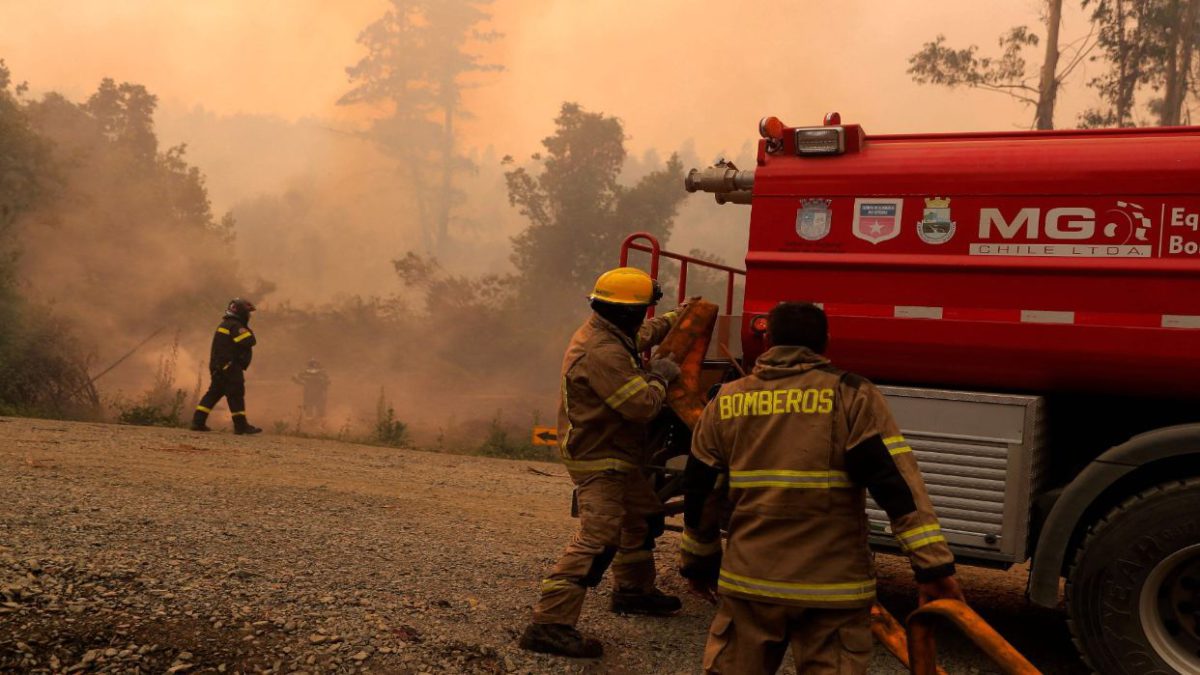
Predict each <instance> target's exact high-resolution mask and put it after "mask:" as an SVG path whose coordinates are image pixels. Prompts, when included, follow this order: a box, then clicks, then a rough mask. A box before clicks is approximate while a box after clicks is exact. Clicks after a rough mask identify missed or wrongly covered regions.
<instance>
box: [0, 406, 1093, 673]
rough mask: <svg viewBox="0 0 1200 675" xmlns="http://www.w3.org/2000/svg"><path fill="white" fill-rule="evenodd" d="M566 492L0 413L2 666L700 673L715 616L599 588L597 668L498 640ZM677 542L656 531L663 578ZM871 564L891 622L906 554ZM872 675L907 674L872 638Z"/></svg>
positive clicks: (512, 480) (985, 592)
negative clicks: (633, 610) (631, 603)
mask: <svg viewBox="0 0 1200 675" xmlns="http://www.w3.org/2000/svg"><path fill="white" fill-rule="evenodd" d="M531 469H536V471H538V472H544V473H550V474H554V475H551V476H545V475H541V474H540V473H537V472H535V471H533V470H531ZM569 495H570V486H569V481H568V480H567V479H566V478H565V475H564V472H563V471H562V469H561V467H559V466H556V465H553V464H536V463H531V462H520V461H505V460H495V459H484V458H478V457H464V456H455V455H441V454H434V453H425V452H417V451H407V450H394V449H388V448H377V447H368V446H359V445H351V444H345V443H336V442H329V441H319V440H308V439H297V438H289V437H280V436H270V435H264V436H258V437H251V438H238V437H235V436H232V435H229V434H226V433H211V434H196V433H190V432H186V431H181V430H174V429H149V428H141V427H125V426H113V425H100V424H80V423H64V422H54V421H46V420H28V419H14V418H0V672H55V673H80V672H142V673H164V672H165V673H199V672H221V673H225V672H228V673H234V672H278V673H292V672H307V673H316V672H378V673H422V672H433V673H510V672H515V673H564V672H566V673H602V672H603V673H694V672H697V671H698V664H699V662H700V653H701V650H702V646H703V636H704V631H705V628H706V626H707V624H708V622H709V620H710V619H711V616H712V609H711V608H710V607H709V606H707V605H705V604H704V603H703V602H701V601H698V600H694V599H692V598H691V597H688V598H687V599H685V605H684V611H683V613H682V614H681V615H680V616H678V617H674V618H672V619H666V620H663V619H648V618H623V617H616V616H614V615H612V614H610V613H609V612H608V611H607V609H606V606H605V605H606V600H607V597H606V596H607V594H608V590H609V589H608V585H607V582H606V583H605V584H604V585H602V586H601V588H600V589H599V592H598V593H596V594H595V597H594V598H592V599H591V600H590V601H589V604H588V605H587V607H586V609H585V610H584V615H583V621H582V626H581V627H582V628H583V629H584V630H585V631H587V632H590V633H592V634H595V635H597V636H598V637H600V638H602V639H603V640H604V641H605V643H606V645H607V655H606V656H605V658H604V659H603V660H602V661H568V660H562V659H556V658H551V657H544V656H540V655H532V654H528V653H526V652H523V651H521V650H520V649H518V648H517V647H516V645H515V644H514V642H515V638H516V636H517V635H518V634H519V632H520V630H521V629H522V628H523V626H524V624H525V622H526V620H527V617H528V613H529V606H530V604H531V602H532V601H533V600H534V596H535V593H536V588H537V585H538V580H539V578H540V576H541V574H542V573H543V572H544V571H545V569H546V568H547V567H548V566H549V565H550V564H551V563H552V562H553V559H554V557H555V555H556V554H557V552H558V551H559V549H560V548H561V546H562V545H563V544H564V543H565V542H566V539H567V537H568V536H569V535H570V533H571V531H572V529H573V521H572V520H571V518H570V517H569V516H568V514H567V512H566V505H567V503H568V499H569ZM677 550H678V535H676V534H673V533H668V534H667V535H666V536H665V537H664V538H663V540H662V542H661V545H660V556H659V564H660V570H661V572H662V580H661V585H662V586H663V588H664V589H665V590H667V591H669V592H682V584H681V581H680V579H679V578H678V577H677V575H676V574H675V573H674V571H673V569H672V568H673V562H674V560H675V559H676V556H677ZM880 567H881V584H880V587H881V599H882V601H883V602H884V604H885V605H886V606H888V607H889V608H890V609H891V610H892V611H893V612H894V613H896V614H897V615H902V614H903V613H904V612H907V611H908V610H910V609H911V608H912V605H913V603H912V596H913V595H914V589H913V587H912V586H911V583H910V580H909V576H910V573H909V572H908V570H907V566H906V563H904V561H902V560H900V559H896V558H890V557H887V556H880ZM962 578H963V579H962V580H963V584H964V586H965V587H966V589H967V593H968V595H969V597H970V599H971V600H972V601H973V604H974V605H975V606H976V608H977V609H979V611H980V612H981V613H982V614H984V616H985V617H986V618H987V619H988V620H989V621H991V622H992V623H993V625H995V626H996V627H997V629H998V630H1000V632H1001V633H1002V634H1004V635H1005V636H1006V637H1008V638H1009V639H1010V640H1011V641H1012V642H1013V643H1014V644H1015V645H1016V646H1017V647H1018V648H1020V649H1022V650H1023V651H1024V652H1025V653H1026V654H1027V656H1029V658H1030V659H1031V660H1032V661H1033V662H1034V663H1035V664H1037V665H1038V666H1039V667H1040V668H1042V669H1043V670H1044V672H1046V673H1084V672H1086V669H1085V668H1084V667H1083V666H1082V665H1081V664H1080V662H1079V660H1078V658H1077V657H1076V656H1075V654H1074V650H1073V649H1072V647H1071V644H1070V641H1069V638H1068V635H1067V631H1066V627H1065V623H1064V621H1063V619H1062V617H1061V615H1060V614H1058V613H1056V612H1053V611H1047V610H1043V609H1039V608H1035V607H1033V606H1031V605H1029V604H1027V603H1026V602H1025V601H1024V598H1023V596H1022V588H1023V585H1024V575H1023V573H1022V572H1020V571H1018V570H1014V571H1013V572H1007V573H1004V572H994V571H984V570H970V569H968V570H964V572H963V574H962ZM939 648H940V650H941V655H942V658H943V665H944V667H945V668H946V670H947V671H948V672H951V673H990V672H995V671H994V669H992V668H991V667H989V665H988V664H987V662H986V661H985V660H984V659H982V658H980V657H978V656H976V655H975V654H974V652H973V651H972V650H971V648H970V647H969V646H968V645H965V644H963V643H962V641H957V640H952V639H950V638H949V637H947V639H946V640H945V642H944V644H939ZM871 672H872V673H902V672H904V671H903V670H902V669H901V668H900V667H899V665H898V664H897V663H896V662H895V661H894V660H893V659H892V657H891V656H889V655H888V654H887V653H886V652H884V650H883V649H882V648H878V647H877V648H876V654H875V658H874V662H873V664H872V668H871Z"/></svg>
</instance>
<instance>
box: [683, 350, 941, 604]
mask: <svg viewBox="0 0 1200 675" xmlns="http://www.w3.org/2000/svg"><path fill="white" fill-rule="evenodd" d="M692 454H693V456H694V457H695V458H697V459H698V460H700V461H701V462H703V463H705V464H707V465H708V466H710V467H713V468H715V469H719V470H722V471H728V477H729V490H730V491H729V495H730V500H731V501H732V504H733V515H732V518H731V520H730V523H729V541H728V544H727V546H726V549H725V552H724V555H723V557H722V559H721V563H720V577H719V582H718V584H719V588H720V591H721V592H722V593H727V594H730V595H734V596H738V597H741V598H746V599H750V600H758V601H763V602H773V603H782V604H792V605H800V606H806V607H857V606H866V605H869V604H870V603H871V602H873V600H874V597H875V571H874V568H873V565H872V563H871V557H870V551H869V549H868V548H867V516H866V513H865V499H866V497H865V490H864V488H867V487H870V488H871V491H872V496H874V497H875V498H876V500H877V501H880V502H881V503H880V506H881V507H883V508H884V509H885V510H886V511H887V512H888V515H889V517H890V518H891V526H892V532H893V533H894V535H895V536H896V539H897V540H898V541H899V543H900V547H901V548H902V549H903V550H904V551H905V552H906V553H907V554H908V556H909V558H910V560H911V563H912V565H913V568H914V570H915V572H916V574H917V578H918V580H919V581H926V580H933V579H936V578H940V577H943V576H947V575H948V574H953V571H954V565H953V561H954V558H953V556H952V554H951V553H950V549H949V548H948V547H947V545H946V540H945V537H943V536H942V534H941V529H940V527H939V525H938V520H937V517H936V516H935V515H934V512H933V507H932V505H931V504H930V501H929V496H928V494H927V492H926V490H925V484H924V481H923V480H922V478H921V474H920V471H919V469H918V468H917V462H916V460H915V459H914V458H913V453H912V448H910V447H909V446H908V444H907V442H906V441H905V440H904V437H903V436H902V435H901V434H900V431H899V428H898V427H897V426H896V422H895V420H893V418H892V415H891V412H890V411H889V410H888V407H887V403H886V401H885V400H884V398H883V395H882V394H881V393H880V392H879V390H878V389H876V388H875V386H874V385H872V384H871V383H870V382H868V381H867V380H865V379H863V378H861V377H858V376H856V375H853V374H849V373H845V372H843V371H839V370H837V369H836V368H833V367H832V366H831V365H830V364H829V361H828V360H826V359H825V358H824V357H822V356H819V355H817V354H815V353H814V352H812V351H810V350H808V349H806V348H803V347H775V348H772V349H770V350H769V351H767V352H766V353H765V354H763V356H762V357H761V358H759V360H758V363H757V365H756V366H755V368H754V372H753V373H752V374H751V375H750V376H748V377H745V378H743V379H740V380H737V381H734V382H731V383H729V384H726V385H725V386H724V387H722V388H721V390H720V392H719V393H718V394H717V396H716V397H715V398H714V399H713V400H712V401H711V402H710V403H709V405H708V406H707V407H706V408H705V410H704V414H703V415H702V416H701V418H700V422H699V424H698V425H697V427H696V431H695V434H694V436H693V440H692ZM705 522H707V523H709V525H708V526H704V525H701V526H700V527H701V528H702V529H706V530H707V531H698V530H692V529H690V528H689V529H688V530H687V531H686V532H685V535H684V539H683V544H682V549H683V555H684V561H685V565H686V563H687V558H688V556H689V555H690V556H698V557H703V556H707V555H716V554H718V553H719V552H720V540H719V538H718V536H719V533H718V532H717V531H716V529H715V527H713V526H712V525H711V523H712V522H713V521H712V519H711V518H705Z"/></svg>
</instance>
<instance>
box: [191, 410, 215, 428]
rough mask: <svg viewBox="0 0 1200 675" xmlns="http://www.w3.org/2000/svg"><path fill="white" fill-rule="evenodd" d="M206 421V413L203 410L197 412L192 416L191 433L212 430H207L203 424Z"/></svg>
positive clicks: (206, 426)
mask: <svg viewBox="0 0 1200 675" xmlns="http://www.w3.org/2000/svg"><path fill="white" fill-rule="evenodd" d="M207 421H208V413H206V412H204V411H203V410H197V411H196V412H195V413H193V414H192V426H191V429H192V431H212V429H209V428H208V425H207V424H205V422H207Z"/></svg>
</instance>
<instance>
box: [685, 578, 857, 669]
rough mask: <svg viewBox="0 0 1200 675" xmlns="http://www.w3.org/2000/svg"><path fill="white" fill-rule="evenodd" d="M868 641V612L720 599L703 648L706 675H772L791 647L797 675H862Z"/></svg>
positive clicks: (727, 597)
mask: <svg viewBox="0 0 1200 675" xmlns="http://www.w3.org/2000/svg"><path fill="white" fill-rule="evenodd" d="M871 639H872V638H871V608H870V607H862V608H856V609H827V608H815V607H796V606H793V605H777V604H772V603H767V602H754V601H752V600H743V599H741V598H735V597H730V596H728V595H723V596H721V603H720V606H719V607H717V613H716V616H714V617H713V622H712V627H711V628H710V629H709V632H708V644H707V645H705V648H704V672H706V673H723V674H725V675H755V674H756V673H764V674H771V673H774V672H776V671H777V670H778V669H779V666H780V664H781V663H782V662H783V656H784V653H785V652H786V651H787V648H788V645H789V644H791V647H792V658H794V659H795V660H796V672H797V673H804V675H864V674H865V673H866V672H867V665H868V663H869V662H870V660H871V647H872V644H871Z"/></svg>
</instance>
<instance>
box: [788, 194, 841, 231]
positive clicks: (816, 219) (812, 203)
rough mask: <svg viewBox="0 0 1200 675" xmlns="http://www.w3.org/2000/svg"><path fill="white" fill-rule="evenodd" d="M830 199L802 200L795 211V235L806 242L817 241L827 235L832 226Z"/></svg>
mask: <svg viewBox="0 0 1200 675" xmlns="http://www.w3.org/2000/svg"><path fill="white" fill-rule="evenodd" d="M832 201H833V200H831V199H802V200H800V209H799V210H798V211H796V234H798V235H800V237H801V238H802V239H807V240H808V241H819V240H821V239H824V238H825V236H826V235H828V234H829V229H830V227H832V225H833V214H832V212H831V210H830V208H829V205H830V204H831V203H832Z"/></svg>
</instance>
